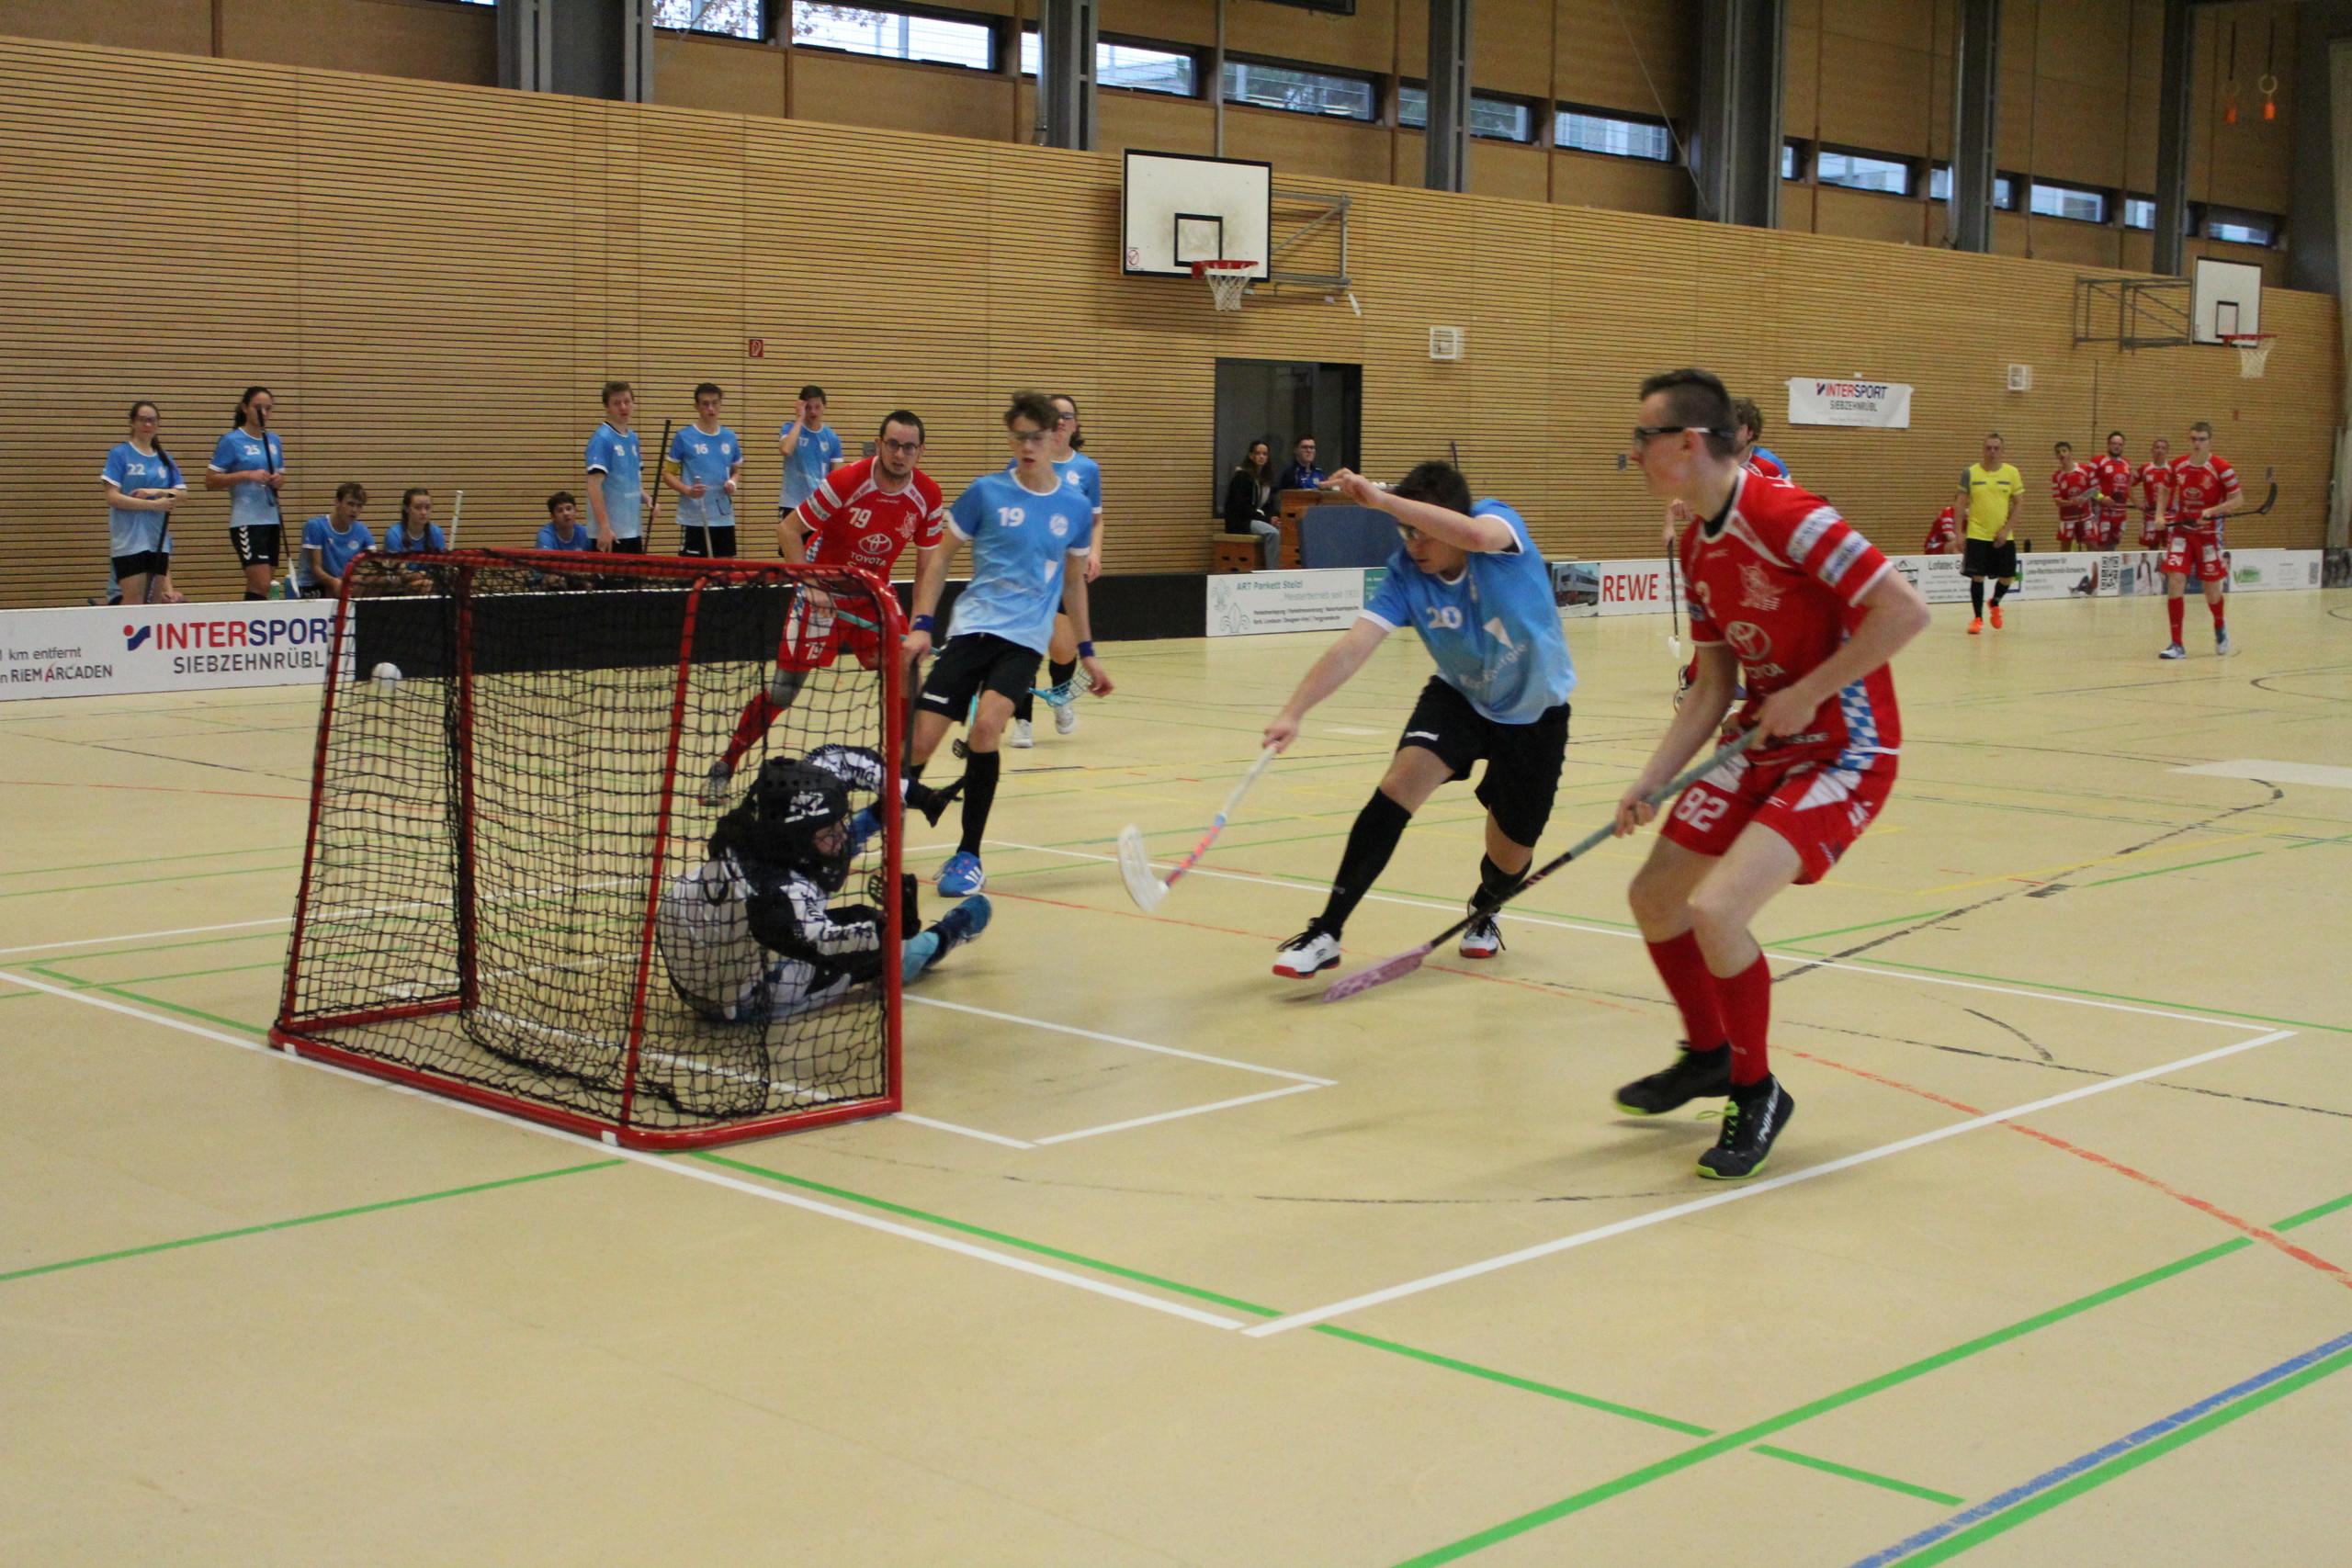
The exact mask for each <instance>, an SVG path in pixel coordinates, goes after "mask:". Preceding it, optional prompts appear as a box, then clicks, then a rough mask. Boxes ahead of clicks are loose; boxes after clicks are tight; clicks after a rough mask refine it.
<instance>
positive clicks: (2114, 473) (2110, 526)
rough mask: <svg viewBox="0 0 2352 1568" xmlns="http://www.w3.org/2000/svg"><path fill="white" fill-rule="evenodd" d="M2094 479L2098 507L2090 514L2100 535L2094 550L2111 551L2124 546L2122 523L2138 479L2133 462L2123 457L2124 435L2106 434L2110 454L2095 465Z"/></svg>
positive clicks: (2129, 510) (2128, 510)
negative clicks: (2134, 481) (2096, 484)
mask: <svg viewBox="0 0 2352 1568" xmlns="http://www.w3.org/2000/svg"><path fill="white" fill-rule="evenodd" d="M2091 475H2092V477H2093V478H2095V479H2098V510H2096V511H2095V512H2094V513H2092V514H2091V515H2092V520H2093V522H2094V523H2095V524H2096V525H2097V526H2098V537H2097V538H2095V539H2093V540H2092V541H2091V547H2092V548H2093V549H2099V550H2111V549H2114V548H2116V547H2118V546H2119V545H2120V544H2121V543H2122V542H2123V519H2124V518H2125V517H2126V516H2127V515H2129V514H2130V513H2131V481H2132V479H2135V478H2137V477H2138V476H2137V475H2136V474H2135V472H2134V471H2133V469H2132V467H2131V458H2129V457H2125V456H2124V455H2123V432H2121V431H2120V430H2110V431H2109V432H2108V433H2107V450H2106V452H2104V453H2103V454H2101V455H2100V456H2099V457H2097V458H2096V459H2094V460H2093V461H2092V463H2091Z"/></svg>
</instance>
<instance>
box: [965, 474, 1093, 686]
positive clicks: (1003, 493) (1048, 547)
mask: <svg viewBox="0 0 2352 1568" xmlns="http://www.w3.org/2000/svg"><path fill="white" fill-rule="evenodd" d="M947 526H948V527H950V528H951V529H953V530H955V533H956V537H957V538H959V539H968V540H970V541H971V545H972V581H971V583H970V585H969V586H967V588H966V589H965V590H964V592H962V593H960V594H958V595H956V613H955V615H954V616H953V617H952V618H951V619H950V620H949V622H948V626H947V635H948V636H949V637H964V636H967V635H968V634H970V633H973V632H993V633H995V634H996V635H997V636H998V637H1003V638H1004V639H1005V640H1006V641H1008V642H1017V643H1019V644H1020V645H1021V646H1022V647H1023V648H1034V649H1036V650H1037V651H1038V652H1039V653H1043V652H1045V651H1046V644H1047V643H1049V642H1051V641H1053V638H1054V615H1055V613H1056V612H1057V611H1058V610H1059V609H1060V608H1061V604H1062V573H1063V571H1064V570H1065V569H1066V568H1067V565H1068V563H1069V558H1071V557H1072V556H1084V555H1085V554H1086V547H1087V546H1088V545H1089V544H1091V543H1092V542H1093V539H1094V503H1093V502H1092V501H1091V500H1089V499H1088V498H1087V496H1086V494H1085V492H1084V491H1080V490H1078V489H1077V488H1075V487H1073V486H1069V485H1056V486H1055V487H1054V488H1053V489H1052V490H1051V491H1047V492H1046V493H1045V494H1044V495H1039V494H1038V493H1037V492H1036V491H1033V490H1029V489H1026V488H1024V487H1023V485H1022V483H1021V481H1020V480H1019V479H1015V478H1014V477H1013V476H1012V474H1010V473H1001V474H983V475H982V476H981V477H980V478H978V479H974V480H973V481H972V482H971V484H970V485H969V486H968V487H967V488H966V490H965V491H964V493H963V494H961V495H959V496H957V497H956V504H955V505H953V506H951V507H949V508H948V509H947Z"/></svg>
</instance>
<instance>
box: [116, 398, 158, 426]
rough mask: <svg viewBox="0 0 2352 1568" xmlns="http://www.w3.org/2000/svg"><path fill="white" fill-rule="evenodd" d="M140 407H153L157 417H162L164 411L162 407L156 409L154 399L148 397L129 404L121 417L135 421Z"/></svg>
mask: <svg viewBox="0 0 2352 1568" xmlns="http://www.w3.org/2000/svg"><path fill="white" fill-rule="evenodd" d="M141 409H155V417H156V418H157V419H162V418H163V417H164V411H163V410H162V409H156V408H155V404H154V400H153V399H150V398H141V399H140V400H138V401H137V402H135V403H133V404H131V405H130V408H129V409H128V410H127V411H125V412H124V413H123V416H122V417H123V418H124V419H126V420H132V421H135V420H137V419H138V417H139V411H140V410H141Z"/></svg>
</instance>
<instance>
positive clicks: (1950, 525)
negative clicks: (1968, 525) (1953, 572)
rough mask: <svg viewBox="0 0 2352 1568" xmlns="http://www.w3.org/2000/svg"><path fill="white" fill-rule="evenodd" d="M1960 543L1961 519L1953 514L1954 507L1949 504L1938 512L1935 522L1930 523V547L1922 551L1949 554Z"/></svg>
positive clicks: (1937, 554) (1939, 554) (1929, 553)
mask: <svg viewBox="0 0 2352 1568" xmlns="http://www.w3.org/2000/svg"><path fill="white" fill-rule="evenodd" d="M1959 544H1960V519H1959V518H1958V517H1957V516H1955V515H1954V514H1953V513H1952V509H1951V507H1949V506H1947V507H1945V508H1944V509H1943V510H1942V511H1941V512H1939V513H1936V520H1935V521H1934V522H1933V523H1930V524H1928V547H1927V548H1926V549H1925V550H1924V551H1922V552H1921V553H1922V554H1925V555H1931V556H1948V555H1950V554H1951V553H1952V551H1953V550H1954V549H1955V548H1957V547H1959Z"/></svg>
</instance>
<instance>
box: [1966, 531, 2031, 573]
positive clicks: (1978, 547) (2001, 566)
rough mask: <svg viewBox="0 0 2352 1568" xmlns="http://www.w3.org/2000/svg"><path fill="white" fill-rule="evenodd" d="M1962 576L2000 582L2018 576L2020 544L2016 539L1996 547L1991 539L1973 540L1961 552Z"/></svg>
mask: <svg viewBox="0 0 2352 1568" xmlns="http://www.w3.org/2000/svg"><path fill="white" fill-rule="evenodd" d="M1960 574H1961V575H1962V577H1989V578H1992V579H1993V580H1994V581H2000V580H2001V579H2004V578H2010V577H2015V576H2016V575H2017V574H2018V544H2017V541H2016V540H2015V539H2012V540H2010V541H2009V542H2008V543H2007V544H2006V545H1996V544H1995V543H1994V542H1993V541H1992V540H1990V539H1971V540H1969V541H1968V544H1967V547H1965V548H1964V549H1963V550H1962V552H1961V558H1960Z"/></svg>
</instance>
